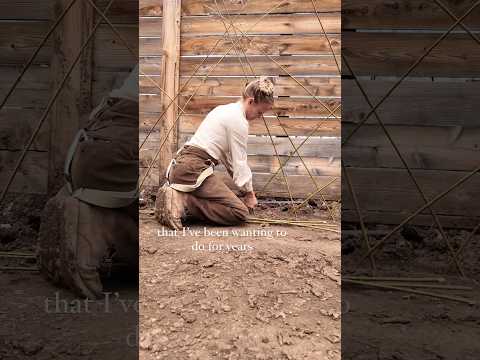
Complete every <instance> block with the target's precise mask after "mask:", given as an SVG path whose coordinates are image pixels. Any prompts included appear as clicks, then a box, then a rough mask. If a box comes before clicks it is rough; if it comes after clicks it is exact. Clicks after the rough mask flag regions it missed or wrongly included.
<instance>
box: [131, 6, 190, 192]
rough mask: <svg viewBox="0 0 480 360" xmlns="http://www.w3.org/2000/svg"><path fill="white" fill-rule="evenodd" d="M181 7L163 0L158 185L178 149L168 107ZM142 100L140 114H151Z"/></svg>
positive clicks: (175, 76)
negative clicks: (162, 119)
mask: <svg viewBox="0 0 480 360" xmlns="http://www.w3.org/2000/svg"><path fill="white" fill-rule="evenodd" d="M181 5H182V2H181V0H164V2H163V11H164V21H163V27H162V38H163V41H164V44H163V49H164V51H165V52H164V55H163V58H162V59H163V62H162V69H164V71H165V73H164V75H163V77H162V81H161V83H160V84H161V85H162V88H163V89H164V92H163V93H162V95H161V96H160V102H159V105H160V107H159V109H158V111H160V112H161V111H163V110H165V111H166V113H165V118H164V121H162V122H161V124H160V137H161V138H162V139H165V142H164V143H163V144H162V146H163V149H162V151H161V155H160V156H159V159H158V168H159V176H160V185H162V184H163V182H164V180H165V179H164V176H165V175H164V174H165V173H166V170H167V168H168V165H169V163H170V160H171V159H172V157H173V154H174V153H175V151H176V149H177V123H176V119H177V107H176V106H169V105H170V102H171V99H174V98H175V96H176V94H177V93H178V87H179V74H180V34H181V33H180V27H181ZM142 97H143V96H141V99H140V111H150V110H149V109H148V106H147V105H146V104H145V102H142ZM150 98H151V97H149V99H150ZM176 101H177V100H176Z"/></svg>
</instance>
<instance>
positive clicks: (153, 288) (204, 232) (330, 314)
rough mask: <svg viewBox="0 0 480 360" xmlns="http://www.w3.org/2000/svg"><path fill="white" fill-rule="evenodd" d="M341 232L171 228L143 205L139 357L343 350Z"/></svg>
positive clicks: (319, 354)
mask: <svg viewBox="0 0 480 360" xmlns="http://www.w3.org/2000/svg"><path fill="white" fill-rule="evenodd" d="M281 213H282V211H281V209H280V210H278V209H275V210H272V209H268V208H267V207H264V209H263V210H262V209H260V211H259V212H257V214H256V215H257V216H271V217H273V216H274V215H277V217H278V216H281V215H282V214H281ZM196 231H197V233H196ZM233 232H237V236H232V233H233ZM339 240H340V238H339V235H338V234H335V233H328V232H325V233H323V232H319V231H315V230H311V229H304V228H299V227H288V226H267V227H262V226H260V225H257V224H246V225H243V226H240V227H211V226H208V227H204V225H203V224H193V225H189V230H187V231H186V232H185V234H184V233H183V232H182V233H177V236H175V234H171V233H165V228H163V227H161V226H159V224H158V223H157V222H156V221H155V220H154V219H153V217H152V214H151V212H150V211H148V210H147V211H145V212H143V213H142V216H141V252H140V254H141V263H140V269H141V270H140V298H141V302H140V359H141V360H150V359H152V360H153V359H178V360H187V359H188V360H195V359H198V360H206V359H226V360H227V359H228V360H249V359H252V360H253V359H255V360H261V359H262V360H267V359H271V360H280V359H290V360H293V359H298V360H300V359H310V360H318V359H340V331H341V329H340V323H341V315H340V312H341V299H340V241H339ZM227 247H230V248H227Z"/></svg>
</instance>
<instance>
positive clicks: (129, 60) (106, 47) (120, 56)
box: [94, 24, 139, 70]
mask: <svg viewBox="0 0 480 360" xmlns="http://www.w3.org/2000/svg"><path fill="white" fill-rule="evenodd" d="M115 28H116V29H117V30H118V32H119V33H120V35H121V36H122V38H123V39H124V40H125V42H127V43H128V45H129V47H130V48H131V50H133V52H134V54H132V52H130V50H129V49H127V48H126V47H125V45H124V43H123V41H121V40H120V39H119V38H118V36H116V34H115V33H113V31H112V30H111V28H110V27H109V26H108V25H106V24H105V25H101V26H100V27H99V28H98V30H97V33H96V34H95V41H94V44H95V45H94V48H95V52H94V55H95V58H94V61H95V66H96V67H98V68H100V69H103V70H106V69H108V68H128V67H131V66H132V64H133V63H134V62H135V61H136V59H137V55H138V51H139V50H138V46H139V44H138V26H137V25H135V24H134V25H132V24H127V25H116V26H115Z"/></svg>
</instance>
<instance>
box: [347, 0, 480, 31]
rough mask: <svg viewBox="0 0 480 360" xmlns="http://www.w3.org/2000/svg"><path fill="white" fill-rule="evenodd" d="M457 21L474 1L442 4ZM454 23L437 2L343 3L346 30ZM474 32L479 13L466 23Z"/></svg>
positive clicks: (479, 21) (448, 0) (435, 26)
mask: <svg viewBox="0 0 480 360" xmlns="http://www.w3.org/2000/svg"><path fill="white" fill-rule="evenodd" d="M442 3H443V4H445V5H446V6H447V7H448V8H449V9H450V10H451V11H452V12H453V13H454V14H456V15H457V16H458V17H460V16H462V15H463V14H465V13H466V11H467V10H468V9H469V8H470V7H471V6H472V5H473V4H474V2H473V1H469V0H467V1H457V0H445V1H442ZM453 23H454V21H453V20H452V19H451V18H450V17H449V16H448V15H447V14H446V13H445V12H444V11H443V10H442V8H440V7H439V6H438V5H437V4H435V2H434V1H424V0H410V1H401V0H393V1H392V0H368V1H359V0H343V1H342V27H343V28H344V29H359V28H361V29H401V28H403V29H447V28H449V27H450V26H451V25H452V24H453ZM465 25H467V26H468V27H469V28H471V29H477V30H478V29H479V28H480V10H478V9H477V10H475V11H473V12H472V14H471V15H469V16H468V17H467V18H466V19H465Z"/></svg>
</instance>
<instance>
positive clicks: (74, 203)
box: [38, 187, 138, 299]
mask: <svg viewBox="0 0 480 360" xmlns="http://www.w3.org/2000/svg"><path fill="white" fill-rule="evenodd" d="M137 229H138V226H137V223H136V222H135V220H133V219H132V218H131V217H130V216H129V215H128V214H127V213H125V212H122V211H119V210H117V209H106V208H101V207H98V206H93V205H89V204H86V203H84V202H82V201H79V200H78V199H76V198H74V197H72V196H70V195H69V193H68V190H67V189H66V188H65V187H64V188H62V189H61V190H60V191H59V193H58V194H57V195H56V196H55V197H53V198H51V199H50V200H49V201H48V202H47V205H46V207H45V209H44V212H43V215H42V222H41V226H40V232H39V239H38V263H39V266H40V271H41V272H42V274H43V275H44V276H45V277H46V278H47V279H49V280H51V281H53V282H54V283H55V284H57V285H61V286H64V287H67V288H69V289H71V290H72V291H73V292H75V293H76V294H77V295H79V296H82V297H88V298H92V299H94V298H99V297H101V296H102V289H103V286H102V282H101V278H100V270H101V269H102V266H103V269H104V271H106V270H107V267H109V266H110V265H111V266H113V264H112V263H110V259H111V260H112V261H114V262H115V263H119V262H122V263H124V264H128V266H129V267H130V269H131V271H137V272H138V230H137ZM135 269H136V270H135Z"/></svg>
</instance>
